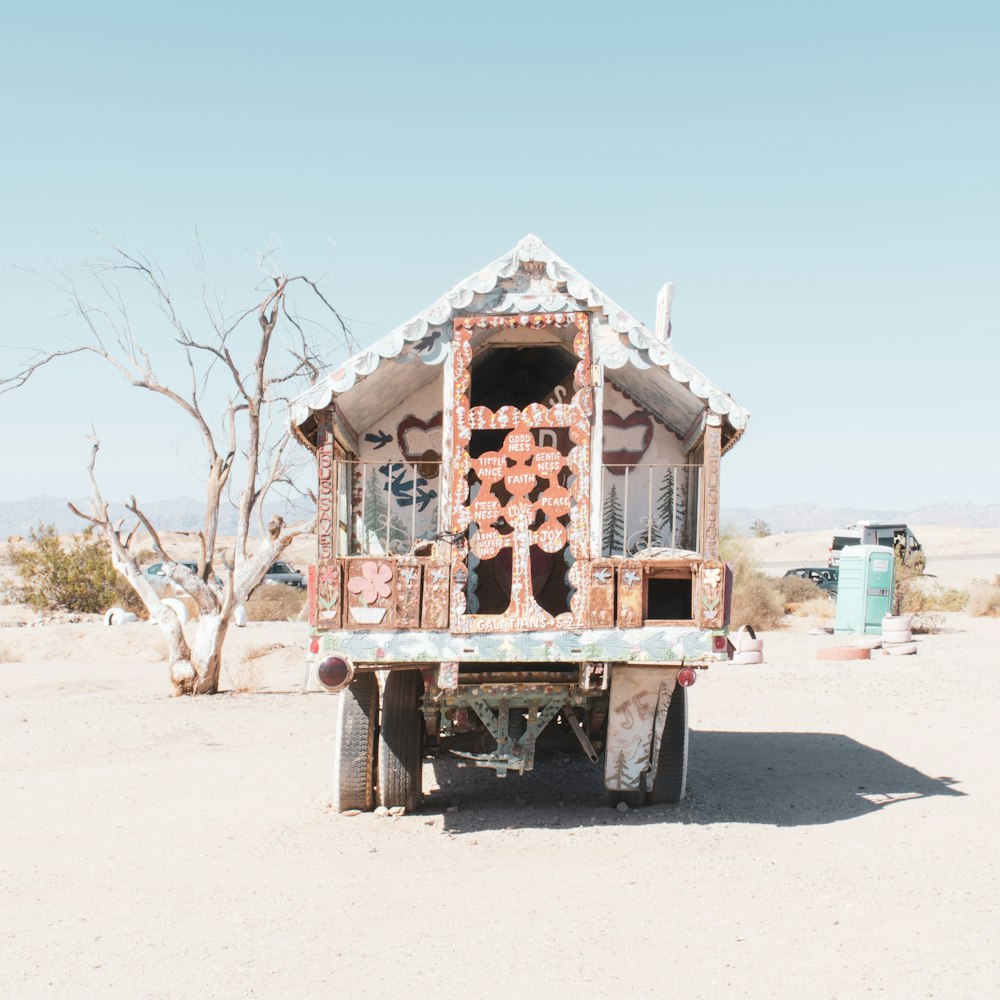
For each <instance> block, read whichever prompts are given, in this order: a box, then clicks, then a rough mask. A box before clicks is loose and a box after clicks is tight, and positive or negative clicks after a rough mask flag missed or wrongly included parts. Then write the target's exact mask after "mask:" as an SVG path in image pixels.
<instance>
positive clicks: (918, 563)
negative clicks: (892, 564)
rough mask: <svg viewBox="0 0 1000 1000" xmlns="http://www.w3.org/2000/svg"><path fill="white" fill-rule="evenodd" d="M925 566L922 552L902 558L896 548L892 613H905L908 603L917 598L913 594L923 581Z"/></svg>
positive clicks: (925, 562) (925, 559) (924, 557)
mask: <svg viewBox="0 0 1000 1000" xmlns="http://www.w3.org/2000/svg"><path fill="white" fill-rule="evenodd" d="M926 566H927V557H926V556H925V555H924V554H923V552H913V553H911V555H910V556H909V558H908V559H904V558H903V556H902V553H901V552H900V550H899V549H896V574H895V583H894V584H893V595H892V613H893V614H894V615H901V614H905V613H906V611H907V605H908V603H909V602H910V601H911V600H912V601H916V600H919V599H918V598H917V597H915V596H913V595H914V592H915V591H916V590H918V589H919V588H920V586H921V584H922V583H923V579H922V578H923V575H924V569H925V568H926Z"/></svg>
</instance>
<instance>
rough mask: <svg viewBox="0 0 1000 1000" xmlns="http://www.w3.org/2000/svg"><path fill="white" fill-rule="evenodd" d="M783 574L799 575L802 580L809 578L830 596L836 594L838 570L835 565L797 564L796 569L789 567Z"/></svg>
mask: <svg viewBox="0 0 1000 1000" xmlns="http://www.w3.org/2000/svg"><path fill="white" fill-rule="evenodd" d="M785 576H799V577H801V578H802V579H803V580H811V581H812V582H813V583H815V584H816V586H817V587H819V589H820V590H825V591H826V592H827V593H828V594H829V595H830V596H831V597H836V596H837V581H838V578H839V577H840V570H839V569H838V568H837V567H836V566H799V567H798V568H797V569H790V570H789V571H788V572H787V573H786V574H785Z"/></svg>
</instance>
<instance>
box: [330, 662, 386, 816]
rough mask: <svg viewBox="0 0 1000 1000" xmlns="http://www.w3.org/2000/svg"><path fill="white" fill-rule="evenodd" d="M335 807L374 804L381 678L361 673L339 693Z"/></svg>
mask: <svg viewBox="0 0 1000 1000" xmlns="http://www.w3.org/2000/svg"><path fill="white" fill-rule="evenodd" d="M338 700H339V704H338V706H337V742H336V751H335V753H336V757H335V762H334V764H335V770H334V780H333V808H334V809H335V810H336V811H337V812H343V811H344V810H345V809H371V808H373V807H374V805H375V741H376V739H377V735H378V678H377V677H376V676H375V675H374V674H359V675H358V676H357V677H355V678H354V680H353V681H351V683H350V685H349V686H348V687H346V688H345V689H344V690H343V691H341V692H340V694H339V695H338Z"/></svg>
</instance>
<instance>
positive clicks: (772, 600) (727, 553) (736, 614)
mask: <svg viewBox="0 0 1000 1000" xmlns="http://www.w3.org/2000/svg"><path fill="white" fill-rule="evenodd" d="M719 553H720V556H721V558H722V560H723V561H724V562H728V563H732V564H733V612H732V617H731V619H730V620H731V621H732V623H733V625H734V626H740V625H752V626H753V627H754V628H755V629H765V630H766V629H773V628H776V627H777V626H778V624H779V623H780V622H781V619H782V616H783V615H784V611H785V604H784V600H783V598H782V593H781V591H780V590H779V589H778V584H777V581H776V580H775V579H774V578H773V577H769V576H765V575H764V574H763V573H762V572H761V571H760V568H759V566H758V564H757V560H756V558H755V557H754V554H753V550H752V549H751V547H750V545H749V543H748V541H747V539H745V538H738V537H737V536H735V535H731V534H728V533H724V534H723V535H722V537H721V538H720V540H719Z"/></svg>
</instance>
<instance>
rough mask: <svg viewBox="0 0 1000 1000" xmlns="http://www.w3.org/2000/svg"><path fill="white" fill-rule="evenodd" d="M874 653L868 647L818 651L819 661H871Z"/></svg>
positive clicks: (830, 648) (838, 647)
mask: <svg viewBox="0 0 1000 1000" xmlns="http://www.w3.org/2000/svg"><path fill="white" fill-rule="evenodd" d="M871 658H872V651H871V650H870V649H869V648H868V647H867V646H830V647H829V648H828V649H817V650H816V659H817V660H870V659H871Z"/></svg>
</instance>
